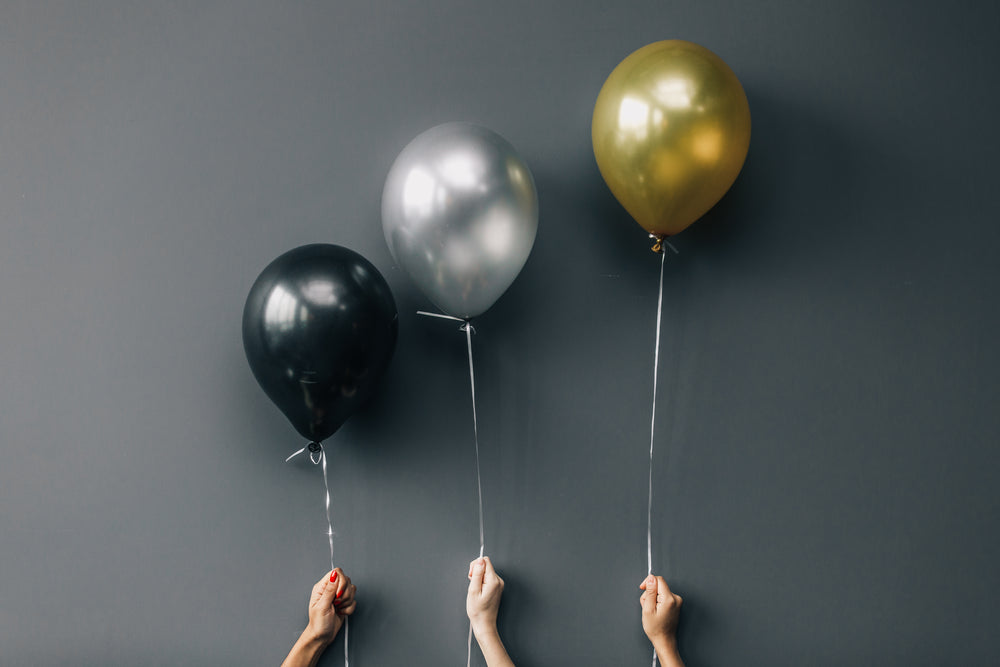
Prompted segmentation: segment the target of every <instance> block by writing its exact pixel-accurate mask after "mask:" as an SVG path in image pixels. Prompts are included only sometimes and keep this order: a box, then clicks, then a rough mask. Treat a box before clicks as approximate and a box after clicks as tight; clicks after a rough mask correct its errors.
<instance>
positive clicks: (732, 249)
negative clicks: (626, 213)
mask: <svg viewBox="0 0 1000 667" xmlns="http://www.w3.org/2000/svg"><path fill="white" fill-rule="evenodd" d="M747 97H748V99H749V101H750V112H751V114H752V122H753V130H752V135H751V140H750V151H749V153H748V155H747V159H746V162H745V163H744V165H743V170H742V172H741V173H740V176H739V177H738V178H737V179H736V182H735V183H734V184H733V186H732V188H730V190H729V192H727V193H726V195H725V196H724V197H723V198H722V199H721V200H720V201H719V203H718V204H716V205H715V206H714V207H713V208H712V209H711V210H710V211H708V213H706V214H705V215H704V216H703V217H702V218H701V220H699V221H697V222H696V223H695V224H693V225H692V226H691V227H690V228H689V229H688V230H686V231H685V232H684V235H683V239H684V242H685V244H690V245H692V246H697V251H696V252H697V253H698V255H700V256H704V257H706V258H710V259H712V260H713V263H714V262H715V260H724V261H725V262H727V263H729V262H731V263H734V264H737V265H739V264H745V263H748V262H752V263H754V264H764V265H772V266H775V267H784V266H787V265H788V264H789V263H791V264H792V265H797V263H798V262H800V261H805V262H806V263H808V264H813V263H814V262H815V258H816V256H817V254H818V253H819V254H822V253H824V252H829V251H835V252H841V251H842V246H841V243H844V242H845V241H846V239H848V238H851V237H857V236H858V235H860V234H863V233H864V232H865V226H864V225H863V224H862V222H863V219H862V218H861V217H860V216H858V215H856V213H857V212H856V211H855V210H853V207H852V203H853V202H856V201H857V200H858V199H859V196H860V193H861V191H862V190H863V188H864V183H863V182H862V181H861V179H860V178H859V177H858V175H859V173H860V171H859V166H860V165H859V164H858V152H859V151H858V148H857V146H856V145H855V143H856V142H857V137H858V136H860V135H861V134H863V133H861V132H858V131H857V129H856V128H854V129H853V130H852V128H851V127H848V126H845V124H844V123H846V122H849V119H848V118H844V117H838V118H831V117H830V116H829V115H827V114H826V113H825V111H824V109H822V108H817V107H816V106H815V104H807V103H805V102H804V101H803V100H801V99H795V98H789V97H787V96H783V95H778V94H776V93H775V92H774V91H770V90H766V89H764V90H761V89H758V88H755V87H754V85H753V82H752V81H750V82H749V85H748V86H747Z"/></svg>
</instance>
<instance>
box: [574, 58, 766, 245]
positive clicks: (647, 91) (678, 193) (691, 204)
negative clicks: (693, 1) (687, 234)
mask: <svg viewBox="0 0 1000 667" xmlns="http://www.w3.org/2000/svg"><path fill="white" fill-rule="evenodd" d="M591 138H592V139H593V142H594V157H596V158H597V166H598V168H600V170H601V175H602V176H603V177H604V180H605V181H607V184H608V187H609V188H611V192H612V193H613V194H614V195H615V197H616V198H617V199H618V201H619V202H621V204H622V206H624V207H625V209H626V210H627V211H628V212H629V213H630V214H631V215H632V217H633V218H635V220H636V222H638V223H639V224H640V225H642V226H643V227H644V228H645V229H646V230H647V231H648V232H649V233H650V234H652V235H654V236H656V237H657V238H658V239H662V238H663V237H665V236H672V235H674V234H677V233H678V232H680V231H682V230H683V229H684V228H686V227H687V226H688V225H690V224H691V223H692V222H694V221H695V220H697V219H698V218H700V217H701V216H702V215H704V214H705V212H706V211H708V209H710V208H712V206H714V205H715V203H716V202H717V201H719V199H721V198H722V195H724V194H725V193H726V191H727V190H728V189H729V186H731V185H732V184H733V181H735V180H736V176H737V175H738V174H739V173H740V168H741V167H742V166H743V161H744V159H746V155H747V149H748V148H749V147H750V107H749V105H748V104H747V98H746V94H745V93H744V92H743V86H741V85H740V82H739V79H737V78H736V75H735V74H733V71H732V70H731V69H729V67H728V66H727V65H726V63H724V62H723V61H722V59H721V58H719V57H718V56H717V55H715V54H714V53H712V52H711V51H709V50H708V49H706V48H704V47H702V46H698V45H697V44H692V43H691V42H685V41H682V40H678V39H674V40H668V41H663V42H656V43H653V44H649V45H647V46H644V47H642V48H641V49H639V50H638V51H636V52H635V53H633V54H632V55H630V56H629V57H627V58H626V59H625V60H623V61H622V62H621V63H620V64H619V65H618V66H617V67H616V68H615V69H614V71H613V72H611V75H610V76H609V77H608V79H607V81H605V82H604V86H603V87H602V88H601V92H600V94H599V95H598V96H597V104H596V105H595V107H594V118H593V122H592V125H591Z"/></svg>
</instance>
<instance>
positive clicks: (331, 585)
mask: <svg viewBox="0 0 1000 667" xmlns="http://www.w3.org/2000/svg"><path fill="white" fill-rule="evenodd" d="M339 582H340V572H339V571H338V570H333V571H331V572H330V577H329V578H328V579H325V580H324V582H323V583H325V584H326V588H324V589H323V595H321V596H320V600H321V601H322V603H323V606H324V607H332V606H333V601H334V596H335V595H336V594H337V588H338V586H337V584H338V583H339Z"/></svg>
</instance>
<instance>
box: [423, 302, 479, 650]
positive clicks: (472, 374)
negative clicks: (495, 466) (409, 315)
mask: <svg viewBox="0 0 1000 667" xmlns="http://www.w3.org/2000/svg"><path fill="white" fill-rule="evenodd" d="M417 315H426V316H427V317H438V318H441V319H444V320H454V321H457V322H462V323H463V324H462V326H461V327H460V330H461V331H464V332H465V343H466V349H467V350H468V351H469V388H470V389H471V391H472V431H473V436H474V438H475V443H476V491H477V493H478V495H479V557H480V558H482V557H483V554H485V553H486V538H485V535H486V531H485V530H484V528H483V477H482V474H481V472H480V466H479V417H478V416H477V414H476V371H475V366H474V364H473V363H472V334H473V332H474V331H475V329H473V327H472V324H471V323H470V322H469V321H468V320H463V319H461V318H459V317H452V316H451V315H442V314H440V313H428V312H426V311H423V310H418V311H417ZM465 667H472V619H469V637H468V640H467V642H466V653H465Z"/></svg>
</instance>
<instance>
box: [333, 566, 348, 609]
mask: <svg viewBox="0 0 1000 667" xmlns="http://www.w3.org/2000/svg"><path fill="white" fill-rule="evenodd" d="M335 573H336V574H337V575H339V576H338V577H337V594H336V595H334V596H333V600H334V604H336V601H337V600H339V599H340V598H341V596H342V595H343V594H344V591H346V590H347V589H348V588H350V587H351V586H353V584H352V583H351V578H350V577H349V576H347V574H346V573H345V572H344V571H343V570H341V569H340V568H339V567H338V568H337V569H336V570H335Z"/></svg>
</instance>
